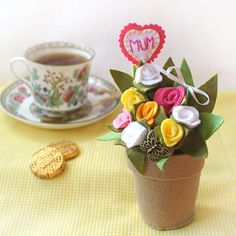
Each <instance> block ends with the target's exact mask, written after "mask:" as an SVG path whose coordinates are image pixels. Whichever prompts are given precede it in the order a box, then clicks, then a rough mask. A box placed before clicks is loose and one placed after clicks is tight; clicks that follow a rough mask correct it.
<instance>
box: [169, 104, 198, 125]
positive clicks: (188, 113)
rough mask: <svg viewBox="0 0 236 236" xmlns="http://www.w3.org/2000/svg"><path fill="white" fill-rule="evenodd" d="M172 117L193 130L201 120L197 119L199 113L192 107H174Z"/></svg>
mask: <svg viewBox="0 0 236 236" xmlns="http://www.w3.org/2000/svg"><path fill="white" fill-rule="evenodd" d="M172 115H173V117H174V119H175V120H177V121H178V122H180V123H182V124H184V125H186V126H187V127H188V128H191V129H193V128H195V127H196V126H198V125H200V123H201V120H200V119H199V111H198V110H197V109H196V108H195V107H192V106H177V107H174V108H173V111H172Z"/></svg>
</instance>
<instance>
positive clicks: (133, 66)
mask: <svg viewBox="0 0 236 236" xmlns="http://www.w3.org/2000/svg"><path fill="white" fill-rule="evenodd" d="M137 69H138V68H137V66H136V65H135V64H132V74H133V77H135V74H136V70H137Z"/></svg>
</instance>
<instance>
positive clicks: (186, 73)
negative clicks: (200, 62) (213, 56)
mask: <svg viewBox="0 0 236 236" xmlns="http://www.w3.org/2000/svg"><path fill="white" fill-rule="evenodd" d="M180 70H181V72H182V75H183V77H184V81H185V83H186V84H189V85H192V86H194V82H193V77H192V74H191V71H190V68H189V66H188V63H187V61H186V60H185V59H183V61H182V63H181V66H180Z"/></svg>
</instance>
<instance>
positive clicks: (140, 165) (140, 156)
mask: <svg viewBox="0 0 236 236" xmlns="http://www.w3.org/2000/svg"><path fill="white" fill-rule="evenodd" d="M126 152H127V156H128V158H129V159H130V161H131V162H132V163H133V165H134V166H135V168H136V169H137V170H138V171H139V172H140V173H141V174H143V173H144V158H145V153H144V152H142V151H141V150H140V149H139V147H133V148H127V149H126Z"/></svg>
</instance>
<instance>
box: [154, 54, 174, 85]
mask: <svg viewBox="0 0 236 236" xmlns="http://www.w3.org/2000/svg"><path fill="white" fill-rule="evenodd" d="M170 66H175V64H174V62H173V60H172V58H171V57H169V58H168V60H167V61H166V63H165V64H164V66H163V69H165V70H167V69H168V68H169V67H170ZM171 74H173V75H175V76H176V72H175V71H174V70H173V71H172V72H171ZM162 77H163V80H162V82H160V83H158V87H159V88H163V87H173V85H174V81H173V80H171V79H169V78H168V77H167V76H166V75H164V74H162Z"/></svg>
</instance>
